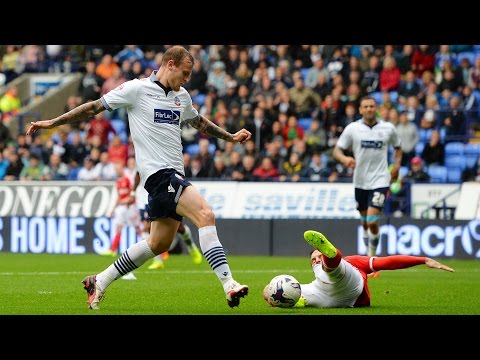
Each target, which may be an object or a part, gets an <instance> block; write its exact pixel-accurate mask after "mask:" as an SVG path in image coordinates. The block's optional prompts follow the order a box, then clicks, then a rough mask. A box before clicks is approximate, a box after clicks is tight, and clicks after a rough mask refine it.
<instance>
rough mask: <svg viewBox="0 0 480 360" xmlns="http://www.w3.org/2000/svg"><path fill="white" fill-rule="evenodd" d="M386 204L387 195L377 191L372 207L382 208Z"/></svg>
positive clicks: (374, 194) (373, 197)
mask: <svg viewBox="0 0 480 360" xmlns="http://www.w3.org/2000/svg"><path fill="white" fill-rule="evenodd" d="M384 202H385V195H384V194H382V193H381V192H378V191H375V192H374V193H373V196H372V205H373V206H378V207H382V206H383V203H384Z"/></svg>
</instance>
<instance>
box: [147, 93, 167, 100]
mask: <svg viewBox="0 0 480 360" xmlns="http://www.w3.org/2000/svg"><path fill="white" fill-rule="evenodd" d="M147 96H148V97H151V98H153V99H158V100H161V99H163V98H165V96H160V95H153V94H147Z"/></svg>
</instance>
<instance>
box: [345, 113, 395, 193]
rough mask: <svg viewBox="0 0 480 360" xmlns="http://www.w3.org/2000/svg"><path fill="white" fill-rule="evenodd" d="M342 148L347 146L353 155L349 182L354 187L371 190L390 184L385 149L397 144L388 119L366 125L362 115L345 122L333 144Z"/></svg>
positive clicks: (386, 151)
mask: <svg viewBox="0 0 480 360" xmlns="http://www.w3.org/2000/svg"><path fill="white" fill-rule="evenodd" d="M336 146H338V147H340V148H341V149H343V150H347V149H350V148H351V150H352V152H353V156H354V157H355V162H356V166H355V171H354V172H353V184H354V186H355V188H360V189H364V190H373V189H378V188H382V187H388V186H390V171H389V169H388V149H389V147H390V146H393V147H399V146H400V138H399V137H398V134H397V130H396V128H395V126H394V125H393V124H392V123H389V122H386V121H383V120H377V123H376V124H375V125H374V126H372V127H370V126H368V125H367V124H365V123H364V121H363V118H362V119H359V120H357V121H355V122H353V123H350V124H349V125H347V127H346V128H345V129H344V130H343V132H342V134H341V135H340V138H339V139H338V142H337V145H336Z"/></svg>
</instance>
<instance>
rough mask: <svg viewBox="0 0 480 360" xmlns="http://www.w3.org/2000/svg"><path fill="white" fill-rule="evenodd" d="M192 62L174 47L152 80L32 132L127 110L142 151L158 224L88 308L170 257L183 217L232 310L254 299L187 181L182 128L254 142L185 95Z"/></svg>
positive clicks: (103, 277)
mask: <svg viewBox="0 0 480 360" xmlns="http://www.w3.org/2000/svg"><path fill="white" fill-rule="evenodd" d="M194 61H195V60H194V58H193V56H192V55H191V54H190V53H189V52H188V51H187V50H186V49H185V48H184V47H182V46H172V47H170V48H169V49H168V50H167V51H165V53H164V54H163V58H162V63H161V65H160V68H159V69H158V71H154V72H153V73H152V74H151V76H150V77H148V78H143V79H133V80H130V81H127V82H125V83H123V84H121V85H119V86H118V87H117V88H115V89H113V90H111V91H109V92H108V93H106V94H105V95H103V96H102V97H101V98H100V99H98V100H96V101H92V102H88V103H85V104H82V105H80V106H78V107H76V108H75V109H72V110H70V111H69V112H67V113H65V114H63V115H60V116H59V117H57V118H55V119H52V120H43V121H36V122H32V123H31V124H30V127H29V128H28V130H27V134H28V135H31V134H33V133H34V132H35V131H37V130H38V129H51V128H54V127H56V126H59V125H63V124H66V123H71V122H74V121H77V120H79V119H84V118H90V117H92V116H94V115H95V114H98V113H99V112H101V111H104V110H105V109H106V110H108V111H113V110H115V109H119V108H126V110H127V112H128V122H129V125H130V132H131V135H132V139H133V145H134V148H135V158H136V160H137V169H138V171H139V172H140V177H141V179H142V184H144V188H145V189H146V190H147V192H148V194H149V197H148V215H149V218H150V220H152V221H151V228H150V234H149V236H148V238H147V239H145V240H142V241H139V242H137V243H136V244H134V245H132V246H130V247H129V248H128V249H127V250H126V251H125V252H124V253H123V254H122V255H121V256H120V258H118V259H117V260H116V261H115V262H114V263H113V264H112V265H110V266H109V267H108V268H106V269H105V270H104V271H102V272H100V273H98V274H96V275H90V276H87V277H85V278H84V280H83V284H84V289H85V290H86V292H87V296H88V300H87V304H88V307H89V308H90V309H95V310H97V309H99V302H100V300H102V299H103V297H104V295H105V292H106V290H107V288H108V287H109V286H110V285H111V284H112V283H113V282H114V281H115V280H116V279H118V278H120V277H121V276H123V275H125V274H127V273H128V272H131V271H133V270H135V269H137V268H138V267H140V266H141V265H143V264H144V263H145V262H146V261H148V260H150V259H152V258H153V257H154V256H156V255H158V254H161V253H163V252H165V251H167V250H168V249H169V248H170V245H171V244H172V242H173V240H174V238H175V236H176V233H177V230H178V227H179V225H180V222H181V221H182V219H183V217H186V218H188V219H189V220H190V221H191V222H192V223H193V224H194V225H195V226H196V227H197V228H198V234H199V243H200V248H201V250H202V253H203V255H204V258H205V259H206V261H207V262H208V264H209V265H210V267H211V268H212V270H213V271H214V272H215V274H216V275H217V278H218V280H219V281H220V284H221V286H222V289H223V291H224V294H225V297H226V299H227V304H228V306H230V307H235V306H238V305H239V304H240V299H241V298H243V297H244V296H246V295H247V294H248V286H247V285H244V284H241V283H238V282H237V281H236V280H235V279H234V278H233V275H232V272H231V270H230V266H229V264H228V261H227V257H226V256H225V251H224V249H223V246H222V244H221V242H220V240H219V238H218V235H217V227H216V226H215V214H214V213H213V211H212V209H211V208H210V206H209V205H208V203H207V202H206V200H205V199H204V198H203V197H202V195H201V194H200V192H199V191H198V190H197V188H196V187H195V186H193V185H192V184H191V183H190V182H189V181H188V180H187V179H186V178H185V173H184V164H183V154H182V143H181V136H180V135H181V128H180V124H181V123H182V122H187V123H188V124H190V125H191V126H193V127H194V128H195V129H197V130H199V131H200V132H202V133H204V134H207V135H209V136H215V137H217V138H220V139H223V140H225V141H228V142H232V143H241V144H244V143H245V142H246V141H247V140H249V139H250V138H251V136H252V134H251V133H250V132H249V131H247V130H245V129H241V130H239V131H237V132H236V133H235V134H231V133H229V132H227V131H225V130H224V129H222V128H220V127H219V126H217V125H216V124H214V123H213V122H212V121H210V120H209V119H207V118H205V117H204V116H202V115H200V114H199V113H198V111H197V110H196V109H195V108H194V107H193V105H192V98H191V96H190V95H189V93H188V92H187V90H186V89H185V88H184V87H183V85H184V84H185V83H186V82H187V81H188V80H189V79H190V76H191V74H192V69H193V63H194Z"/></svg>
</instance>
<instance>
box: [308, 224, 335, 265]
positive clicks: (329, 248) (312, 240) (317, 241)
mask: <svg viewBox="0 0 480 360" xmlns="http://www.w3.org/2000/svg"><path fill="white" fill-rule="evenodd" d="M303 237H304V238H305V241H306V242H308V243H309V244H310V245H311V246H313V247H314V248H315V249H317V250H318V251H320V252H321V253H322V263H323V266H324V268H325V271H328V270H333V269H335V268H336V267H337V266H338V264H340V260H341V259H342V253H341V251H340V250H338V249H337V248H336V247H335V246H333V244H332V243H331V242H330V241H328V239H327V238H326V236H325V235H323V234H322V233H320V232H318V231H315V230H307V231H305V233H304V234H303Z"/></svg>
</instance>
